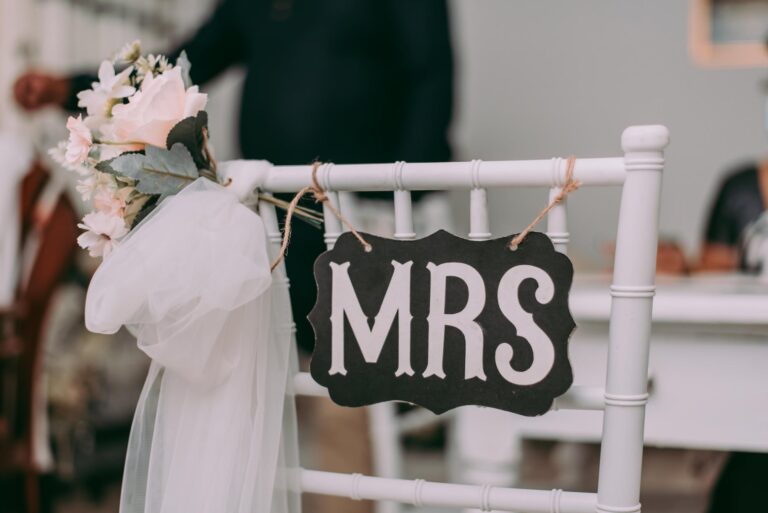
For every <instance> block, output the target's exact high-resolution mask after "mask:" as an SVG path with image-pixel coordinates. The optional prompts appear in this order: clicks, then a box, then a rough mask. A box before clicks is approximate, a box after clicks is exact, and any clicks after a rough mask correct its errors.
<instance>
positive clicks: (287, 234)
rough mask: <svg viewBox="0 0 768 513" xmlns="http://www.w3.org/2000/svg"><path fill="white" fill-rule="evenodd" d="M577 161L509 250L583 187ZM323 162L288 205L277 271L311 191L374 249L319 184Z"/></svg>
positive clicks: (572, 159)
mask: <svg viewBox="0 0 768 513" xmlns="http://www.w3.org/2000/svg"><path fill="white" fill-rule="evenodd" d="M575 164H576V157H575V156H574V155H571V156H570V157H568V160H567V163H566V170H565V183H564V184H563V186H562V188H561V189H560V192H559V193H558V194H557V196H555V197H554V198H553V199H552V201H550V202H549V204H548V205H547V206H546V207H544V208H543V209H542V211H541V212H539V215H537V216H536V217H535V218H534V219H533V221H531V223H530V224H529V225H528V226H527V227H526V228H525V229H524V230H523V231H521V232H520V233H518V234H517V235H516V236H515V237H514V238H513V239H512V240H511V241H509V246H508V247H509V249H510V250H511V251H515V250H516V249H517V248H518V247H519V246H520V244H522V242H523V240H525V237H526V236H528V234H529V233H530V232H531V231H532V230H533V229H534V228H535V227H536V225H537V224H538V223H539V222H540V221H541V220H542V219H544V217H545V216H546V215H547V214H548V213H549V211H550V210H552V209H553V208H554V207H555V205H557V204H559V203H560V202H562V201H563V200H564V199H565V198H566V197H567V196H568V195H569V194H570V193H572V192H573V191H575V190H576V189H578V188H579V187H580V186H581V182H579V181H576V180H574V179H573V168H574V166H575ZM321 165H322V163H321V162H317V161H315V162H313V163H312V185H307V186H306V187H304V188H303V189H301V190H300V191H299V192H297V193H296V195H295V196H294V197H293V199H292V200H291V202H290V203H289V204H288V208H287V209H286V215H285V228H284V230H283V241H282V243H281V244H280V251H279V252H278V254H277V257H276V258H275V260H274V261H273V262H272V266H271V270H272V271H274V270H275V269H276V268H277V266H278V265H280V263H281V262H282V261H283V260H284V259H285V253H286V251H287V250H288V243H289V242H290V239H291V221H292V219H293V214H294V213H295V211H296V209H297V207H298V204H299V201H300V200H301V198H303V197H304V196H305V195H306V194H307V193H311V194H312V196H313V197H314V199H315V202H316V203H323V204H325V206H326V207H328V210H330V211H331V213H332V214H333V215H334V216H336V218H337V219H338V220H339V221H340V222H341V223H342V224H344V226H346V227H347V228H348V229H349V231H350V232H352V235H354V236H355V238H356V239H357V240H358V241H359V242H360V245H362V246H363V249H364V250H365V252H366V253H370V252H371V250H372V249H373V246H371V244H370V243H369V242H368V241H367V240H365V238H364V237H363V236H362V235H361V234H360V232H358V231H357V230H356V229H355V227H354V226H352V223H350V222H349V220H348V219H347V218H346V217H344V216H343V215H342V214H341V212H339V210H338V209H337V208H336V207H335V206H334V205H333V203H332V202H331V201H330V199H329V198H328V195H327V194H326V191H325V189H323V187H322V186H321V185H320V182H319V181H318V180H317V171H318V170H319V169H320V166H321Z"/></svg>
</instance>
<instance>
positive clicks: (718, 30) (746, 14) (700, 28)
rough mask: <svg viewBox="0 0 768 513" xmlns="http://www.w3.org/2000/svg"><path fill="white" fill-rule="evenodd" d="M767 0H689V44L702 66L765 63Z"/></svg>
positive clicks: (766, 51) (766, 64) (698, 63)
mask: <svg viewBox="0 0 768 513" xmlns="http://www.w3.org/2000/svg"><path fill="white" fill-rule="evenodd" d="M767 42H768V0H691V6H690V13H689V47H690V53H691V58H692V59H693V61H694V63H696V64H697V65H699V66H703V67H742V68H751V67H765V66H768V44H766V43H767Z"/></svg>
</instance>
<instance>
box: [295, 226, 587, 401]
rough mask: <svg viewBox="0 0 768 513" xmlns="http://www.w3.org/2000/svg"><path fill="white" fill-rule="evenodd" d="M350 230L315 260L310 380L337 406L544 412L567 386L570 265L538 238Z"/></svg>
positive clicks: (571, 324)
mask: <svg viewBox="0 0 768 513" xmlns="http://www.w3.org/2000/svg"><path fill="white" fill-rule="evenodd" d="M364 237H365V239H366V240H367V241H368V242H370V243H371V246H372V247H373V250H372V251H371V252H369V253H366V252H365V250H364V249H363V247H362V246H361V244H360V243H359V242H358V241H357V240H356V239H355V238H354V236H353V235H352V234H351V233H344V234H343V235H341V237H339V240H338V241H337V243H336V246H335V248H334V249H333V250H331V251H328V252H326V253H323V254H322V255H320V257H319V258H318V259H317V260H316V261H315V279H316V280H317V290H318V292H317V303H316V304H315V307H314V309H313V310H312V312H311V313H310V315H309V320H310V322H311V323H312V326H313V328H314V330H315V339H316V342H315V352H314V354H313V356H312V363H311V373H312V377H313V378H314V379H315V380H316V381H317V382H318V383H320V384H321V385H323V386H325V387H327V388H328V390H329V392H330V395H331V398H332V399H333V400H334V401H335V402H336V403H338V404H340V405H343V406H363V405H367V404H374V403H378V402H382V401H389V400H401V401H407V402H411V403H415V404H418V405H421V406H423V407H425V408H428V409H429V410H432V411H433V412H435V413H442V412H444V411H447V410H449V409H451V408H455V407H457V406H462V405H483V406H490V407H493V408H498V409H501V410H507V411H511V412H515V413H520V414H522V415H531V416H532V415H541V414H543V413H545V412H546V411H548V410H549V409H550V407H551V405H552V400H553V399H554V398H556V397H558V396H559V395H561V394H563V393H564V392H565V391H566V390H568V388H569V387H570V386H571V383H572V382H573V376H572V373H571V365H570V362H569V361H568V338H569V337H570V335H571V332H572V331H573V329H574V327H575V323H574V321H573V318H572V317H571V314H570V311H569V309H568V293H569V290H570V287H571V282H572V280H573V266H572V265H571V262H570V260H569V259H568V257H566V256H565V255H563V254H561V253H558V252H556V251H555V249H554V247H553V245H552V242H551V241H550V240H549V238H548V237H547V236H546V235H544V234H542V233H536V232H533V233H530V234H529V235H528V236H527V237H526V238H525V240H524V241H523V242H522V243H521V244H520V246H519V247H518V248H517V249H516V250H515V251H512V250H511V249H509V247H508V244H509V241H510V240H511V239H512V238H513V236H508V237H504V238H500V239H494V240H488V241H469V240H466V239H462V238H459V237H456V236H454V235H451V234H450V233H448V232H445V231H438V232H436V233H434V234H432V235H430V236H429V237H427V238H424V239H420V240H415V241H397V240H391V239H384V238H381V237H376V236H373V235H368V234H365V235H364Z"/></svg>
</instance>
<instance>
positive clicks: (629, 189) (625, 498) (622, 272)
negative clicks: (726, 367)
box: [259, 126, 669, 513]
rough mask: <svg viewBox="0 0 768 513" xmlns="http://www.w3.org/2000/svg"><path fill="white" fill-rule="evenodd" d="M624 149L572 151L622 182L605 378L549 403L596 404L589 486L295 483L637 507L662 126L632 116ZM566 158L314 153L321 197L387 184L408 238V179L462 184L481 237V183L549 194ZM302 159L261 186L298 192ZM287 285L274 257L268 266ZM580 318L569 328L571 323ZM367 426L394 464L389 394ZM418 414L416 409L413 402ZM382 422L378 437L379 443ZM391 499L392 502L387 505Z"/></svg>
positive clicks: (450, 503) (556, 237) (275, 240)
mask: <svg viewBox="0 0 768 513" xmlns="http://www.w3.org/2000/svg"><path fill="white" fill-rule="evenodd" d="M621 142H622V148H623V150H624V156H623V157H614V158H584V159H577V160H576V163H575V167H574V179H575V180H578V181H579V182H581V184H582V186H594V185H614V186H620V187H621V190H622V193H621V206H620V210H619V222H618V233H617V237H616V252H615V257H614V272H613V284H612V286H611V290H610V292H611V296H612V310H611V320H610V345H609V353H608V372H607V380H606V385H605V388H604V389H602V388H601V389H597V388H594V387H580V386H578V385H574V386H573V387H572V388H571V389H570V390H569V391H568V392H566V394H564V395H563V396H561V397H560V398H559V399H558V400H557V407H558V408H559V409H566V408H572V409H599V410H602V411H603V434H602V441H601V455H600V469H599V480H598V489H597V492H596V493H581V492H568V491H563V490H557V489H555V490H527V489H520V488H507V487H503V486H491V485H466V484H450V483H436V482H427V481H424V480H420V479H417V480H406V479H398V478H396V476H393V475H384V476H375V477H373V476H362V475H359V474H337V473H331V472H324V471H322V470H309V469H301V470H300V474H299V476H300V477H299V479H298V481H299V486H300V487H301V490H302V491H303V492H308V493H319V494H326V495H335V496H343V497H349V498H351V499H358V500H359V499H370V500H374V501H393V503H401V504H412V505H415V506H417V507H419V506H435V507H459V508H467V509H478V510H482V511H491V510H502V511H519V512H533V513H544V512H551V513H555V512H560V513H587V512H595V511H596V512H598V513H630V512H639V511H640V509H641V508H640V503H639V497H640V470H641V465H642V450H643V428H644V420H645V404H646V402H647V399H648V391H647V372H648V351H649V337H650V328H651V306H652V300H653V295H654V287H655V286H654V276H655V265H656V244H657V236H658V210H659V198H660V190H661V177H662V170H663V167H664V156H663V149H664V148H665V147H666V145H667V144H668V142H669V133H668V131H667V129H666V128H665V127H663V126H634V127H630V128H628V129H626V130H625V131H624V133H623V135H622V140H621ZM565 173H566V163H565V160H564V159H553V160H526V161H498V162H488V161H472V162H448V163H414V164H409V163H402V162H400V163H395V164H360V165H333V164H324V165H322V166H321V168H320V169H319V171H318V173H317V177H318V179H319V183H320V185H321V186H322V187H323V188H324V189H325V191H326V193H327V195H328V197H329V199H330V201H331V202H332V203H333V204H334V205H335V206H336V207H338V206H339V200H338V193H339V192H340V191H394V207H395V228H396V229H395V232H396V235H395V237H397V238H401V239H411V238H414V237H415V234H414V230H413V219H412V208H411V197H410V191H415V190H457V189H458V190H469V191H470V233H469V238H471V239H473V240H484V239H488V238H490V237H491V230H490V224H489V218H488V205H487V199H486V191H487V190H488V189H490V188H499V187H520V186H545V187H547V186H548V187H550V198H552V197H553V196H554V195H556V194H557V193H558V191H559V187H560V186H562V185H563V184H564V180H565ZM311 174H312V168H311V166H275V167H274V168H272V170H271V171H270V173H269V176H268V178H267V180H266V182H265V186H264V188H263V189H264V192H267V193H273V192H274V193H279V192H296V191H298V190H300V189H302V188H303V187H305V186H307V185H309V184H310V183H311ZM259 212H260V214H261V215H262V218H263V219H264V221H265V224H266V226H267V232H268V234H269V237H270V240H271V243H272V251H273V253H274V254H277V252H278V250H279V246H280V242H281V238H282V236H281V233H280V230H279V227H278V223H277V216H276V213H275V211H274V207H273V206H272V205H270V204H268V203H266V202H261V203H260V205H259ZM566 217H567V216H566V205H565V202H563V203H562V204H559V205H558V206H556V207H555V208H554V209H552V211H551V212H550V213H549V215H548V224H547V233H548V235H549V236H550V238H551V239H552V241H553V243H554V245H555V247H556V249H557V250H558V251H562V252H565V251H566V247H567V244H568V241H569V234H568V229H567V225H566ZM342 231H343V226H342V224H341V223H340V222H339V220H338V219H337V218H336V217H335V216H334V215H333V214H332V213H331V212H330V211H329V209H328V208H327V207H326V208H325V242H326V244H327V246H328V247H329V248H331V247H332V246H333V244H334V243H335V241H336V239H337V238H338V236H339V235H340V234H341V233H342ZM276 272H277V273H278V280H280V283H282V284H284V285H285V286H288V281H287V279H286V278H285V270H284V268H283V266H280V268H279V269H278V270H277V271H276ZM577 329H578V328H577ZM294 385H295V391H296V393H298V394H303V395H326V391H325V389H324V388H322V387H320V386H319V385H317V384H316V383H315V382H314V381H313V380H312V378H311V377H310V376H309V375H308V374H305V373H299V372H298V370H297V374H296V376H295V380H294ZM372 410H373V411H375V412H376V411H377V412H378V413H374V414H373V415H372V417H371V418H372V420H373V422H372V423H371V424H372V434H373V437H374V438H373V439H374V444H377V446H378V450H375V451H374V452H375V454H376V455H377V456H378V457H379V458H386V457H390V458H393V459H392V460H391V461H388V462H381V461H379V464H378V468H379V469H384V472H385V473H388V474H389V473H392V471H393V470H394V469H396V468H397V466H398V465H399V461H398V459H397V456H396V455H395V456H394V457H393V456H392V455H391V454H389V453H390V452H391V448H392V447H396V446H397V432H398V429H399V428H398V426H397V423H396V421H395V420H394V415H393V413H392V411H393V410H392V409H391V405H384V406H378V407H374V408H372ZM420 415H422V416H423V412H421V413H420ZM382 423H385V424H386V423H390V424H389V425H388V427H386V428H385V429H383V431H384V432H385V433H384V436H385V437H386V438H387V439H386V440H383V441H382V442H381V444H379V442H378V440H377V438H376V437H377V436H382V433H381V432H382V427H381V425H382ZM390 511H392V510H390Z"/></svg>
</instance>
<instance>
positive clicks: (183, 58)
mask: <svg viewBox="0 0 768 513" xmlns="http://www.w3.org/2000/svg"><path fill="white" fill-rule="evenodd" d="M176 65H177V66H179V67H180V68H181V78H182V80H184V87H186V88H190V87H192V78H191V77H190V76H189V72H190V70H191V69H192V63H191V62H189V57H187V52H186V51H184V50H182V51H181V53H180V54H179V57H178V58H177V59H176Z"/></svg>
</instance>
